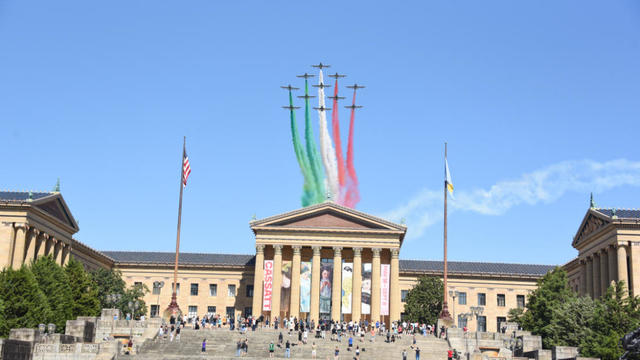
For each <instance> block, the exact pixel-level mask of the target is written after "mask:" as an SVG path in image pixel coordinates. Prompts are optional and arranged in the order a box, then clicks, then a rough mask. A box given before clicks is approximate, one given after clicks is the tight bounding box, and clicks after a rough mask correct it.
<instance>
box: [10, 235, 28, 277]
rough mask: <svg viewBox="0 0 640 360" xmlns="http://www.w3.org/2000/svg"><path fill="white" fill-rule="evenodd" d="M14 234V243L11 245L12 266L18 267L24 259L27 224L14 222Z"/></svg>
mask: <svg viewBox="0 0 640 360" xmlns="http://www.w3.org/2000/svg"><path fill="white" fill-rule="evenodd" d="M14 226H15V227H16V236H15V245H14V247H13V259H12V261H13V268H14V269H16V270H17V269H19V268H20V267H21V266H22V262H23V260H24V249H25V241H26V239H27V225H26V224H15V225H14Z"/></svg>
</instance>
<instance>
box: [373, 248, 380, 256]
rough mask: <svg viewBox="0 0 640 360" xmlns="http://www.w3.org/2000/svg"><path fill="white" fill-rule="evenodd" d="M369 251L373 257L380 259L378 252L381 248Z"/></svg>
mask: <svg viewBox="0 0 640 360" xmlns="http://www.w3.org/2000/svg"><path fill="white" fill-rule="evenodd" d="M371 251H373V257H377V258H379V257H380V251H382V249H381V248H372V249H371Z"/></svg>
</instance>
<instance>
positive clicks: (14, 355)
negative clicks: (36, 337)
mask: <svg viewBox="0 0 640 360" xmlns="http://www.w3.org/2000/svg"><path fill="white" fill-rule="evenodd" d="M0 359H11V360H30V359H31V343H30V342H28V341H22V340H13V339H0Z"/></svg>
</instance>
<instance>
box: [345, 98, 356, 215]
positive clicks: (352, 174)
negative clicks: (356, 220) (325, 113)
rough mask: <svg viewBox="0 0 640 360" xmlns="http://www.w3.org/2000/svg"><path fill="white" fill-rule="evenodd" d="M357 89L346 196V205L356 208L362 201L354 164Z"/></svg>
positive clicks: (348, 157) (352, 114)
mask: <svg viewBox="0 0 640 360" xmlns="http://www.w3.org/2000/svg"><path fill="white" fill-rule="evenodd" d="M355 106H356V89H353V103H352V107H351V119H350V121H349V142H348V145H347V174H348V176H347V184H346V187H347V194H346V196H345V206H348V207H350V208H355V207H356V204H357V203H358V202H359V201H360V192H359V190H358V176H357V175H356V168H355V167H354V166H353V122H354V120H355V117H356V108H355Z"/></svg>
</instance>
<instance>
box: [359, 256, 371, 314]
mask: <svg viewBox="0 0 640 360" xmlns="http://www.w3.org/2000/svg"><path fill="white" fill-rule="evenodd" d="M361 296H362V303H361V305H362V314H363V315H366V314H371V263H365V264H362V295H361Z"/></svg>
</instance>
